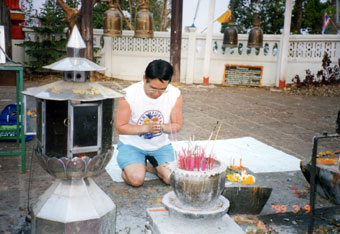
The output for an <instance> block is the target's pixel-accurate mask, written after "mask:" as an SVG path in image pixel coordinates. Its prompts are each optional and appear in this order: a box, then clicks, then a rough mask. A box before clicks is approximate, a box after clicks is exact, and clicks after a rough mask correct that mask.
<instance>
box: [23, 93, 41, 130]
mask: <svg viewBox="0 0 340 234" xmlns="http://www.w3.org/2000/svg"><path fill="white" fill-rule="evenodd" d="M24 106H25V115H24V123H25V125H24V129H25V135H36V132H37V118H38V110H37V99H36V98H35V97H32V96H27V95H24Z"/></svg>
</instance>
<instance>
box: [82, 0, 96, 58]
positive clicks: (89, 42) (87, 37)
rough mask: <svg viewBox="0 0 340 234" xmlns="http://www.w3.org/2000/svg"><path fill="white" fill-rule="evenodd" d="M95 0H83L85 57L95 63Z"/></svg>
mask: <svg viewBox="0 0 340 234" xmlns="http://www.w3.org/2000/svg"><path fill="white" fill-rule="evenodd" d="M92 8H93V0H81V17H82V19H81V36H82V37H83V40H84V42H85V45H86V50H85V57H86V58H87V59H89V60H91V61H93V23H92Z"/></svg>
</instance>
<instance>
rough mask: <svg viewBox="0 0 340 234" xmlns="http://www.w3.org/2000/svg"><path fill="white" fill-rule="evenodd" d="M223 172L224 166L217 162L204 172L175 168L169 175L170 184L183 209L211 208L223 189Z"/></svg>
mask: <svg viewBox="0 0 340 234" xmlns="http://www.w3.org/2000/svg"><path fill="white" fill-rule="evenodd" d="M225 170H226V166H225V165H224V164H223V163H221V162H220V161H218V160H215V162H214V166H213V168H211V169H208V170H205V171H198V170H196V171H188V170H183V169H180V168H176V169H174V171H173V173H172V174H171V177H170V184H171V187H172V190H173V191H174V193H175V194H176V197H177V198H178V200H179V202H180V203H181V205H182V206H183V207H187V208H196V209H202V208H208V207H213V206H215V205H216V202H217V200H218V198H219V197H220V195H221V193H222V191H223V189H224V184H225Z"/></svg>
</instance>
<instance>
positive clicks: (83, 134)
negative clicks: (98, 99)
mask: <svg viewBox="0 0 340 234" xmlns="http://www.w3.org/2000/svg"><path fill="white" fill-rule="evenodd" d="M73 121H74V129H73V130H74V135H73V136H74V138H73V146H74V147H84V146H95V145H97V144H98V105H94V106H93V105H90V106H75V107H74V116H73Z"/></svg>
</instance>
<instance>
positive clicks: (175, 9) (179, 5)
mask: <svg viewBox="0 0 340 234" xmlns="http://www.w3.org/2000/svg"><path fill="white" fill-rule="evenodd" d="M171 3H172V8H171V38H170V63H171V64H172V66H173V68H174V75H173V77H172V82H173V83H174V84H175V85H176V84H177V85H178V84H180V82H181V79H180V74H181V45H182V12H183V1H182V0H172V2H171Z"/></svg>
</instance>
